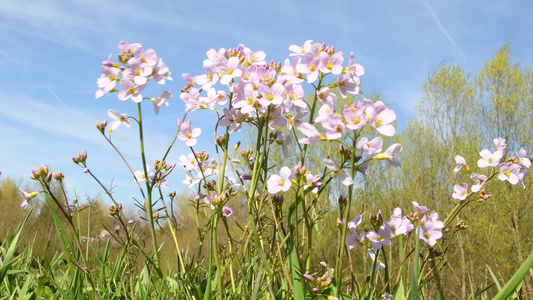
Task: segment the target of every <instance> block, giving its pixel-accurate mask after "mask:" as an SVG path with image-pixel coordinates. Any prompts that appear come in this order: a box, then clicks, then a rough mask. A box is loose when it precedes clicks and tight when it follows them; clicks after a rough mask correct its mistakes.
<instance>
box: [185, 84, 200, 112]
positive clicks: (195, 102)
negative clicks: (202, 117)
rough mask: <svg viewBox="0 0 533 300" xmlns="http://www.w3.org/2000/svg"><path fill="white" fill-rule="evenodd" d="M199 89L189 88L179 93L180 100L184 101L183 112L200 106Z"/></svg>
mask: <svg viewBox="0 0 533 300" xmlns="http://www.w3.org/2000/svg"><path fill="white" fill-rule="evenodd" d="M200 91H201V90H199V89H197V88H190V89H189V90H187V91H186V92H183V93H181V94H180V98H181V100H183V102H185V113H188V112H191V111H194V110H197V109H198V108H200V106H201V101H200Z"/></svg>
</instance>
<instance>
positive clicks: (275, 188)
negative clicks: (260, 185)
mask: <svg viewBox="0 0 533 300" xmlns="http://www.w3.org/2000/svg"><path fill="white" fill-rule="evenodd" d="M290 187H291V169H289V167H286V166H285V167H282V168H281V170H280V171H279V175H277V174H274V175H272V176H270V178H269V179H268V181H267V190H268V192H269V193H270V194H276V193H278V192H281V191H283V192H286V191H288V190H289V189H290Z"/></svg>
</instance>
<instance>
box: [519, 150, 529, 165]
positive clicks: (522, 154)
mask: <svg viewBox="0 0 533 300" xmlns="http://www.w3.org/2000/svg"><path fill="white" fill-rule="evenodd" d="M516 159H517V160H518V163H519V164H521V165H522V166H524V167H526V168H529V167H531V161H530V160H529V158H527V152H526V150H524V148H520V150H519V151H518V152H516Z"/></svg>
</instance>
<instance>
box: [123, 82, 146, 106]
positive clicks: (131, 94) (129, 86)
mask: <svg viewBox="0 0 533 300" xmlns="http://www.w3.org/2000/svg"><path fill="white" fill-rule="evenodd" d="M145 87H146V84H142V85H138V84H136V83H134V82H133V81H131V80H128V79H122V80H121V81H120V88H121V89H122V90H121V91H120V92H118V99H120V100H127V99H130V98H131V100H133V102H135V103H140V102H141V101H142V100H143V96H142V95H141V91H142V90H144V88H145Z"/></svg>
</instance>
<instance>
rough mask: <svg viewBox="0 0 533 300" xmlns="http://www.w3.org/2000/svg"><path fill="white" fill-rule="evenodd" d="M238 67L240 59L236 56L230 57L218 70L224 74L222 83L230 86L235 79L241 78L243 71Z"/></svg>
mask: <svg viewBox="0 0 533 300" xmlns="http://www.w3.org/2000/svg"><path fill="white" fill-rule="evenodd" d="M238 67H239V58H238V57H235V56H233V57H230V58H229V59H228V61H227V62H226V63H225V64H224V63H222V64H220V65H219V66H218V69H217V70H218V72H219V73H221V74H222V78H220V83H221V84H228V83H230V82H231V80H232V79H233V78H235V77H240V76H241V74H242V71H241V70H240V69H239V68H238Z"/></svg>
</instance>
